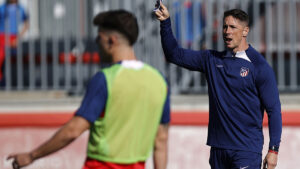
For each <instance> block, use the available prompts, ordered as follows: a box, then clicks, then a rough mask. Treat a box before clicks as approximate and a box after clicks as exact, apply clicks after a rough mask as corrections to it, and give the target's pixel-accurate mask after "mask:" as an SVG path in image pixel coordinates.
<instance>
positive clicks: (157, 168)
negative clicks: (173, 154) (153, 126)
mask: <svg viewBox="0 0 300 169" xmlns="http://www.w3.org/2000/svg"><path fill="white" fill-rule="evenodd" d="M168 130H169V125H168V124H160V125H159V127H158V131H157V134H156V138H155V146H154V152H153V162H154V169H166V168H167V161H168Z"/></svg>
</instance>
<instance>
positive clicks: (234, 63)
mask: <svg viewBox="0 0 300 169" xmlns="http://www.w3.org/2000/svg"><path fill="white" fill-rule="evenodd" d="M155 14H156V16H157V18H158V20H160V21H161V41H162V47H163V50H164V54H165V57H166V59H167V61H169V62H172V63H174V64H176V65H178V66H181V67H184V68H187V69H189V70H193V71H200V72H203V73H204V74H205V76H206V79H207V82H208V95H209V125H208V138H207V144H208V145H209V146H211V152H210V160H209V163H210V165H211V168H213V169H259V168H261V161H262V148H263V142H264V141H263V131H262V128H263V126H262V122H263V115H264V110H266V112H267V114H268V119H269V133H270V142H269V151H268V154H267V155H266V157H265V160H264V166H263V167H264V168H266V167H268V169H270V168H271V169H272V168H275V167H276V165H277V158H278V157H277V155H278V149H279V144H280V138H281V131H282V120H281V105H280V100H279V93H278V88H277V85H276V80H275V76H274V72H273V70H272V68H271V67H270V66H269V65H268V63H267V62H266V60H265V59H264V58H263V56H262V55H261V54H260V53H258V52H257V51H256V50H255V49H254V48H253V47H252V46H251V45H249V44H248V43H247V35H248V32H249V27H248V24H249V17H248V15H247V14H246V13H245V12H244V11H242V10H239V9H233V10H229V11H226V12H225V13H224V18H223V39H224V43H225V46H226V50H225V51H223V52H218V51H215V50H200V51H193V50H187V49H182V48H181V47H179V46H178V43H177V41H176V39H175V38H174V36H173V34H172V29H171V19H170V15H169V12H168V9H167V8H166V7H165V6H164V5H163V4H162V3H161V8H160V9H158V10H156V11H155Z"/></svg>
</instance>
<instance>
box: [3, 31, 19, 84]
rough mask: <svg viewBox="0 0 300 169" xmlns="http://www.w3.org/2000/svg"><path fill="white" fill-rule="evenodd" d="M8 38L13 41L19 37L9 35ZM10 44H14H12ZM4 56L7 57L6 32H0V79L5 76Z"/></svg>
mask: <svg viewBox="0 0 300 169" xmlns="http://www.w3.org/2000/svg"><path fill="white" fill-rule="evenodd" d="M8 38H9V41H10V43H11V42H12V41H15V40H16V39H17V36H16V35H9V37H8ZM9 46H12V44H10V45H9ZM4 58H5V34H4V33H0V81H1V80H2V77H3V73H2V66H3V62H4Z"/></svg>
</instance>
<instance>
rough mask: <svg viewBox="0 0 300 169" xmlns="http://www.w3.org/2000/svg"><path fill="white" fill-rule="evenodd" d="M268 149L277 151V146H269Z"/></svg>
mask: <svg viewBox="0 0 300 169" xmlns="http://www.w3.org/2000/svg"><path fill="white" fill-rule="evenodd" d="M269 150H272V151H275V152H277V153H278V152H279V146H270V147H269Z"/></svg>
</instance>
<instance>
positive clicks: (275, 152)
mask: <svg viewBox="0 0 300 169" xmlns="http://www.w3.org/2000/svg"><path fill="white" fill-rule="evenodd" d="M268 152H269V153H274V154H278V152H277V151H274V150H269V151H268Z"/></svg>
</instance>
